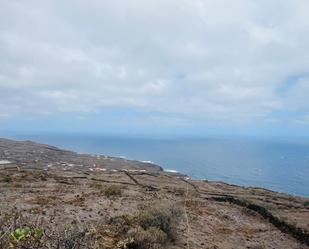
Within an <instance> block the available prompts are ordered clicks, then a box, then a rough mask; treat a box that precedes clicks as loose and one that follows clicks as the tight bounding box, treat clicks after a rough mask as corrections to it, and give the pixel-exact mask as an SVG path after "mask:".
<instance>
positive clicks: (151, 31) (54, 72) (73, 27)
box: [0, 0, 309, 121]
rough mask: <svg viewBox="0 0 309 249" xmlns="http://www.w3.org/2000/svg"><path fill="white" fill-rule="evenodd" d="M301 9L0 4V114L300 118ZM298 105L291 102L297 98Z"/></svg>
mask: <svg viewBox="0 0 309 249" xmlns="http://www.w3.org/2000/svg"><path fill="white" fill-rule="evenodd" d="M308 8H309V3H308V1H306V0H300V1H293V0H287V1H284V2H282V1H279V0H275V1H254V0H235V1H228V0H205V1H203V0H181V1H179V0H177V1H176V0H169V1H163V0H162V1H161V0H159V1H137V0H136V1H120V0H119V1H117V0H116V1H99V0H94V1H91V2H89V1H83V0H78V1H76V0H74V1H73V0H71V1H57V0H56V1H52V0H50V1H34V0H33V1H17V0H12V1H2V2H1V3H0V54H1V57H0V106H1V107H2V109H3V110H5V109H6V108H7V110H11V109H12V106H13V107H14V108H13V109H14V111H13V112H12V115H18V114H19V113H24V112H27V113H29V114H30V115H33V116H34V117H35V116H36V115H40V114H41V113H57V112H96V111H98V110H100V109H102V108H110V107H122V108H127V107H129V108H136V109H141V110H143V111H146V112H156V113H160V112H162V113H173V114H175V115H177V117H175V116H173V118H174V119H175V120H176V119H180V120H182V119H185V120H188V119H190V120H195V119H204V120H226V121H235V120H239V119H241V120H245V121H248V120H249V121H250V120H253V121H254V120H256V119H265V120H269V119H271V115H272V113H273V112H274V111H284V110H285V109H290V108H291V107H293V108H294V111H298V110H300V109H301V110H303V109H305V110H306V111H309V110H308V106H309V98H307V96H308V94H309V88H308V87H307V86H308V81H306V82H305V81H304V82H299V83H298V84H297V86H296V87H295V89H294V88H293V89H291V92H289V93H287V94H286V96H284V97H282V96H280V94H278V88H280V86H281V85H282V84H284V82H285V81H286V79H287V78H288V77H290V76H291V75H292V76H293V75H298V74H301V73H304V72H306V71H308V58H309V51H308V49H307V44H309V34H308V32H307V31H308V28H309V16H308V15H307V12H306V10H308ZM296 99H297V100H296Z"/></svg>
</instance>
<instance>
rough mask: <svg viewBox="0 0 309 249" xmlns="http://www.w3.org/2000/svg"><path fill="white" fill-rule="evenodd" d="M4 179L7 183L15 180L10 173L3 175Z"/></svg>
mask: <svg viewBox="0 0 309 249" xmlns="http://www.w3.org/2000/svg"><path fill="white" fill-rule="evenodd" d="M3 181H4V182H6V183H11V182H13V179H12V177H11V176H10V175H5V176H4V177H3Z"/></svg>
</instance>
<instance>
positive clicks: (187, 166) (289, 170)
mask: <svg viewBox="0 0 309 249" xmlns="http://www.w3.org/2000/svg"><path fill="white" fill-rule="evenodd" d="M14 138H17V139H31V140H34V141H37V142H42V143H47V144H52V145H55V146H58V147H61V148H64V149H70V150H74V151H77V152H82V153H90V154H100V155H110V156H119V157H125V158H128V159H135V160H140V161H151V162H154V163H155V164H158V165H160V166H162V167H163V168H164V169H167V170H172V171H179V172H182V173H185V174H187V175H189V176H190V177H192V178H196V179H207V180H213V181H224V182H227V183H232V184H238V185H243V186H256V187H263V188H267V189H271V190H274V191H279V192H286V193H290V194H296V195H302V196H307V197H308V196H309V139H300V138H298V139H291V138H288V139H283V138H249V137H204V138H197V137H195V138H160V139H158V138H141V137H139V138H138V137H119V136H118V137H116V136H114V137H113V136H102V135H77V134H75V135H54V134H53V135H27V136H25V135H24V136H15V137H14Z"/></svg>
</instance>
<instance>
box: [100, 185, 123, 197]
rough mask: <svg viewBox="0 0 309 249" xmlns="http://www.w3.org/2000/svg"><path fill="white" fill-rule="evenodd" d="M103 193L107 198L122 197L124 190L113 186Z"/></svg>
mask: <svg viewBox="0 0 309 249" xmlns="http://www.w3.org/2000/svg"><path fill="white" fill-rule="evenodd" d="M102 192H103V194H104V195H105V196H107V197H112V196H121V195H122V192H123V188H122V187H121V186H118V185H111V186H108V187H106V188H105V189H103V191H102Z"/></svg>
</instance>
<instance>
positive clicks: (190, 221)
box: [0, 139, 309, 249]
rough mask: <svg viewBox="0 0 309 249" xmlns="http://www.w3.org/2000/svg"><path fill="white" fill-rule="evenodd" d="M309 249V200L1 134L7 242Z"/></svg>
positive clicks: (0, 194) (2, 227)
mask: <svg viewBox="0 0 309 249" xmlns="http://www.w3.org/2000/svg"><path fill="white" fill-rule="evenodd" d="M24 227H29V228H30V229H31V231H35V229H37V228H41V229H42V230H44V235H43V236H42V237H40V240H37V239H36V238H35V236H34V232H33V233H32V235H31V236H29V237H27V238H25V239H24V240H21V241H19V242H18V243H16V244H14V243H13V244H14V245H13V246H15V248H71V249H73V248H75V249H76V248H168V249H176V248H184V249H185V248H186V249H187V248H191V249H195V248H196V249H198V248H212V249H215V248H217V249H225V248H235V249H242V248H247V249H249V248H251V249H262V248H278V249H279V248H280V249H282V248H289V249H302V248H303V249H305V248H309V232H308V231H309V199H308V198H301V197H296V196H291V195H287V194H281V193H276V192H272V191H269V190H265V189H260V188H244V187H239V186H234V185H228V184H225V183H221V182H209V181H197V180H192V179H188V178H187V177H185V176H183V175H179V174H172V173H168V172H164V171H162V169H161V168H160V167H159V166H155V165H154V166H153V165H151V164H148V163H141V162H138V161H128V160H125V159H119V158H111V157H104V156H90V155H79V154H76V153H74V152H69V151H63V150H60V149H58V148H55V147H51V146H47V145H40V144H35V143H32V142H15V141H10V140H4V139H0V248H3V249H4V248H9V241H11V240H10V234H11V232H14V231H15V230H16V229H17V228H24Z"/></svg>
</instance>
